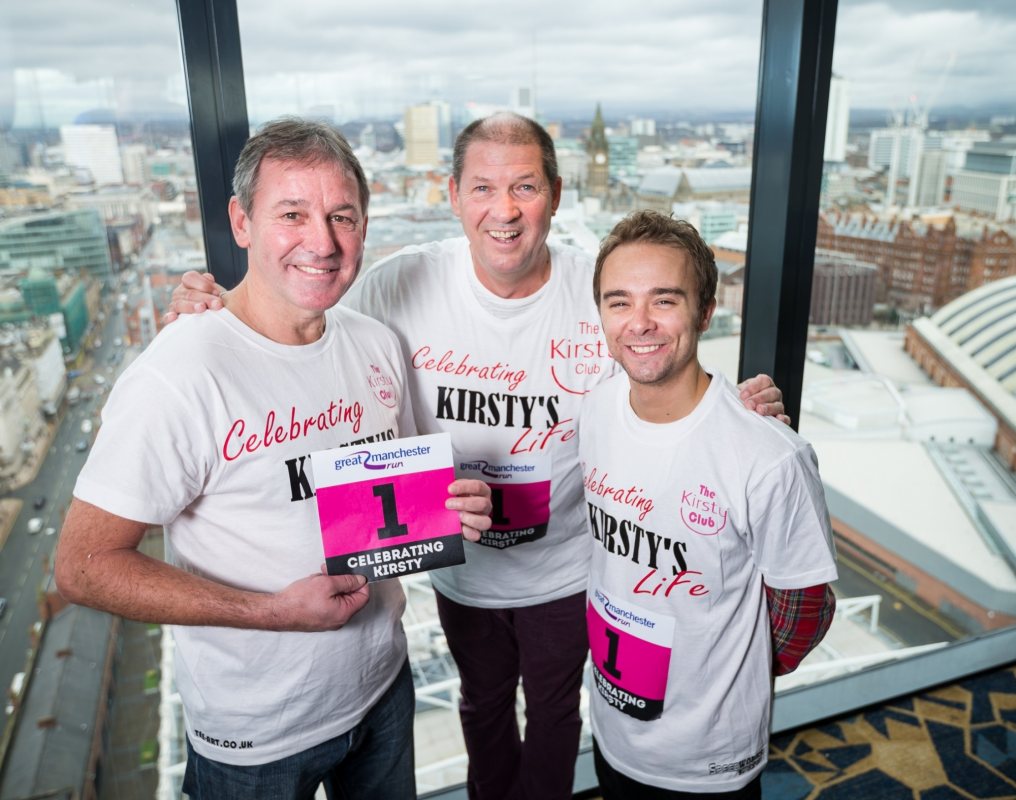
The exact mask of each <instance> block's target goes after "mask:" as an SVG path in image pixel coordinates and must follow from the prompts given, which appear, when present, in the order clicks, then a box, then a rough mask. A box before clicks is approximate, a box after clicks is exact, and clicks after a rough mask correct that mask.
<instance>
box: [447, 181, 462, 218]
mask: <svg viewBox="0 0 1016 800" xmlns="http://www.w3.org/2000/svg"><path fill="white" fill-rule="evenodd" d="M448 199H449V200H450V201H451V204H452V213H453V214H455V216H456V217H461V216H462V215H461V213H460V210H461V209H460V208H459V187H458V184H456V183H455V177H454V176H453V177H450V178H449V179H448Z"/></svg>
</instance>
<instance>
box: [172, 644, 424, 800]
mask: <svg viewBox="0 0 1016 800" xmlns="http://www.w3.org/2000/svg"><path fill="white" fill-rule="evenodd" d="M415 709H416V695H415V693H414V691H413V678H412V676H411V674H410V671H409V662H406V663H405V664H403V666H402V670H401V671H400V672H399V674H398V676H397V677H396V678H395V681H394V682H393V683H392V685H391V686H390V687H389V688H388V691H387V692H385V693H384V694H383V695H382V696H381V699H380V700H378V701H377V703H375V704H374V707H373V708H372V709H371V710H370V711H369V712H367V716H366V717H364V719H363V721H362V722H361V723H360V724H359V725H357V726H356V727H355V728H353V729H352V730H350V731H347V732H346V733H344V734H342V735H341V736H336V737H335V738H334V739H329V740H328V741H327V742H322V743H321V744H319V745H316V746H314V747H311V748H310V749H309V750H304V751H303V752H302V753H297V754H295V755H292V756H288V757H287V758H282V759H279V760H278V761H272V762H270V763H268V764H257V765H254V766H235V765H233V764H223V763H221V762H219V761H212V760H211V759H210V758H205V757H204V756H202V755H199V754H198V753H196V752H194V749H193V748H192V747H191V743H190V739H188V740H187V770H186V772H185V773H184V778H183V791H184V793H185V794H187V795H188V796H189V797H190V798H191V800H258V799H259V798H260V799H262V800H312V798H313V797H314V793H315V791H317V788H318V786H319V785H322V784H323V785H324V787H325V792H326V794H327V795H328V798H329V800H363V799H364V798H371V800H413V799H414V798H415V797H416V777H415V775H414V773H413V716H414V712H415Z"/></svg>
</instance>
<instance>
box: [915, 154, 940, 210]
mask: <svg viewBox="0 0 1016 800" xmlns="http://www.w3.org/2000/svg"><path fill="white" fill-rule="evenodd" d="M948 166H949V154H948V153H946V152H945V151H944V150H925V151H924V152H923V153H921V156H920V158H919V159H918V160H917V174H916V175H915V176H914V177H912V178H911V179H910V189H909V194H908V195H907V205H908V206H910V207H911V208H919V207H928V206H940V205H942V203H943V202H945V180H946V175H947V171H948Z"/></svg>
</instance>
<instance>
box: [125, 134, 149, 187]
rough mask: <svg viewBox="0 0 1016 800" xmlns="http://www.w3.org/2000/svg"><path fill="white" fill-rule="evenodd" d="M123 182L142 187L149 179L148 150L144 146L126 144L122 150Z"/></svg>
mask: <svg viewBox="0 0 1016 800" xmlns="http://www.w3.org/2000/svg"><path fill="white" fill-rule="evenodd" d="M120 159H121V163H122V164H123V182H124V183H129V184H132V185H133V186H142V185H144V183H145V182H146V181H147V179H148V148H147V147H145V146H144V145H143V144H125V145H124V146H123V147H121V148H120Z"/></svg>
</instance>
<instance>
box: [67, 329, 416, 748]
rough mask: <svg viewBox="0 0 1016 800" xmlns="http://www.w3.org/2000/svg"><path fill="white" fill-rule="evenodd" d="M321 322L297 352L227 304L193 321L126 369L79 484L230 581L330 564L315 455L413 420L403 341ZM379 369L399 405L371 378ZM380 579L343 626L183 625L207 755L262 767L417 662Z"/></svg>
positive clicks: (356, 709) (182, 560) (356, 708)
mask: <svg viewBox="0 0 1016 800" xmlns="http://www.w3.org/2000/svg"><path fill="white" fill-rule="evenodd" d="M326 320H327V322H326V329H325V333H324V335H323V336H322V337H321V339H319V340H318V341H316V342H314V343H313V344H309V345H305V346H298V347H294V346H287V345H282V344H278V343H276V342H273V341H271V340H270V339H267V338H265V337H263V336H261V335H259V334H258V333H255V332H254V331H253V330H251V329H250V328H248V327H247V326H246V325H244V324H243V323H242V322H240V320H238V319H237V318H236V317H235V316H234V315H233V314H232V313H230V312H229V311H222V312H220V313H217V314H201V315H195V316H189V317H185V318H181V319H180V321H179V322H177V323H175V324H174V325H172V326H171V327H169V328H167V329H166V330H164V331H163V332H161V333H160V334H159V335H158V336H157V337H156V339H155V341H154V342H153V343H152V344H151V346H150V347H149V348H148V349H147V350H145V352H144V353H143V354H142V355H141V356H140V357H139V358H138V359H137V360H136V361H135V362H134V363H133V364H132V365H131V366H130V367H129V368H128V369H127V370H125V371H124V374H123V376H122V377H121V378H120V379H119V380H118V381H117V383H116V386H115V387H114V389H113V391H112V393H111V394H110V397H109V402H108V403H107V404H106V407H105V408H104V409H103V413H102V419H103V425H102V427H101V429H100V430H99V434H98V436H97V438H96V441H95V445H94V447H93V448H92V452H91V454H90V456H89V458H88V462H87V463H86V464H85V466H84V468H83V469H82V471H81V474H80V476H79V477H78V481H77V484H76V486H75V489H74V495H75V496H76V497H78V498H79V499H81V500H84V501H86V502H88V503H92V504H93V505H96V506H98V507H100V508H103V509H105V510H106V511H109V512H111V513H113V514H116V515H117V516H120V517H124V518H126V519H132V520H138V521H141V522H150V523H154V524H162V525H165V527H166V542H167V554H168V557H169V559H170V561H171V562H172V563H173V564H175V565H177V566H179V567H180V568H182V569H185V570H187V571H189V572H193V573H196V574H198V575H202V576H204V577H207V578H210V579H211V580H214V581H218V582H220V583H225V584H229V585H231V586H236V587H239V588H241V589H247V590H251V591H258V592H274V591H278V590H280V589H282V588H283V587H285V586H287V585H289V584H290V583H292V582H293V581H295V580H298V579H300V578H303V577H306V576H308V575H311V574H314V573H316V572H318V571H319V570H320V568H321V564H322V563H323V562H324V553H323V546H322V542H321V532H320V526H319V522H318V518H317V504H316V501H315V499H314V494H313V475H312V472H311V466H310V458H309V454H310V453H311V452H312V451H314V450H320V449H323V448H328V447H337V446H340V445H343V444H348V443H353V442H359V441H364V440H367V441H371V440H376V439H391V438H395V437H397V436H399V435H412V434H413V433H414V432H415V431H414V429H413V421H412V411H411V408H410V406H409V401H408V398H407V397H406V393H405V382H406V376H405V367H404V364H403V361H402V357H401V354H400V353H399V349H398V346H397V344H396V342H395V337H394V336H392V334H391V332H390V331H386V330H385V329H384V328H383V327H382V326H381V325H379V324H378V323H377V322H375V321H374V320H371V319H367V318H366V317H364V316H362V315H360V314H356V313H355V312H353V311H351V310H349V309H332V310H331V311H329V312H328V314H327V317H326ZM378 374H384V375H385V376H387V377H390V378H391V380H392V386H393V387H394V388H395V390H396V392H397V399H396V401H395V402H392V401H391V400H389V399H387V398H385V399H384V400H382V399H381V398H380V397H379V396H378V395H377V394H376V393H375V390H374V389H372V388H371V382H370V379H371V377H376V376H377V375H378ZM374 385H377V383H376V382H375V383H374ZM370 591H371V596H370V601H369V602H368V604H367V605H366V606H365V607H364V608H363V609H362V610H361V611H360V612H359V613H358V614H357V615H356V616H354V617H353V619H352V620H351V621H350V622H349V624H347V625H346V626H344V627H343V628H342V629H341V630H338V631H333V632H331V631H330V632H323V633H298V632H281V633H276V632H271V631H257V630H240V629H236V628H219V627H199V626H174V629H173V634H174V638H175V641H176V682H177V686H178V688H179V691H180V696H181V698H182V700H183V706H184V711H185V716H186V720H187V730H188V735H189V738H190V740H191V742H192V744H193V746H194V749H195V750H197V751H198V752H199V753H201V754H202V755H204V756H207V757H208V758H212V759H214V760H216V761H224V762H227V763H231V764H240V765H249V764H262V763H266V762H269V761H274V760H276V759H279V758H284V757H286V756H289V755H292V754H294V753H298V752H302V751H303V750H306V749H307V748H309V747H312V746H314V745H317V744H320V743H321V742H323V741H326V740H328V739H330V738H332V737H334V736H338V735H339V734H341V733H344V732H346V731H348V730H350V729H351V728H353V727H354V726H355V725H356V724H357V723H359V722H360V720H361V719H362V718H363V717H364V715H365V714H366V712H367V711H368V710H369V709H370V708H371V706H372V705H373V704H374V703H375V702H376V701H377V700H378V698H379V697H380V696H381V695H382V694H383V693H384V691H385V690H386V689H387V688H388V686H390V685H391V682H392V681H393V680H394V678H395V675H396V674H397V672H398V670H399V669H400V667H401V665H402V663H403V661H404V660H405V657H406V640H405V634H404V633H403V631H402V625H401V622H400V618H401V615H402V611H403V608H404V606H405V596H404V595H403V592H402V588H401V586H400V584H399V582H398V581H382V582H380V583H375V584H373V585H372V586H371V587H370Z"/></svg>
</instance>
